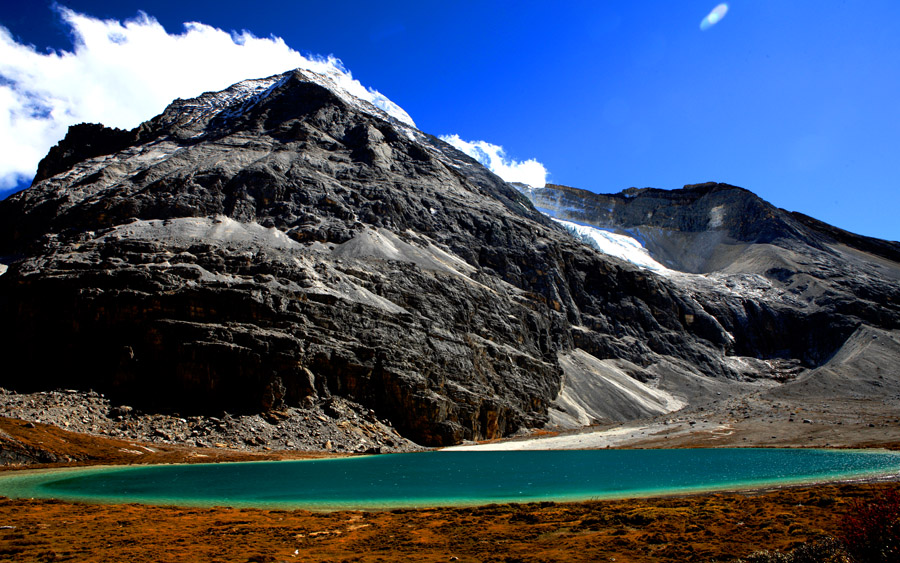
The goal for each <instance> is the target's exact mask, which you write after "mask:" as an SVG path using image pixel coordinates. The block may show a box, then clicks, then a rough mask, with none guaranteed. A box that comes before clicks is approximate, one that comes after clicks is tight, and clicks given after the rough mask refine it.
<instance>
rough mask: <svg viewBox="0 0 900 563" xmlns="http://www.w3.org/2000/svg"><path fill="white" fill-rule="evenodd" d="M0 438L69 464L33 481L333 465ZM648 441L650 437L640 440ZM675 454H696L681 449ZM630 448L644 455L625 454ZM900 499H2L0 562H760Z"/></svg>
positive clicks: (835, 492) (872, 489) (850, 493)
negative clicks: (85, 469) (417, 504)
mask: <svg viewBox="0 0 900 563" xmlns="http://www.w3.org/2000/svg"><path fill="white" fill-rule="evenodd" d="M29 425H31V426H32V427H30V428H29V427H28V426H29ZM636 426H637V425H636ZM806 426H808V425H806ZM867 428H868V427H867V426H866V427H864V428H863V429H862V432H863V434H862V435H861V436H859V437H861V438H862V439H861V440H856V443H855V444H853V443H847V444H839V445H838V446H839V447H841V446H843V447H850V446H852V445H855V446H856V447H863V448H868V447H876V446H877V447H881V448H886V449H892V450H897V449H900V447H898V445H900V444H898V442H897V441H892V440H882V441H880V442H879V441H878V440H877V439H874V437H873V436H872V435H870V434H868V432H869V430H867ZM844 429H845V430H847V429H849V428H848V426H845V427H844ZM0 430H2V433H0V436H3V435H5V436H11V437H13V438H14V439H15V440H16V441H17V442H18V443H19V444H20V445H22V446H27V447H32V448H35V449H43V450H45V451H50V452H52V453H54V455H57V456H68V457H69V458H71V460H72V461H70V462H57V463H47V464H40V465H29V466H27V468H38V467H41V468H53V467H72V466H73V465H79V466H93V465H134V464H136V463H197V462H229V461H256V460H272V459H310V458H321V457H334V456H333V455H332V454H327V453H322V452H313V453H306V452H245V451H234V450H228V449H224V448H216V449H208V450H204V449H200V448H191V447H186V446H179V445H165V444H157V443H153V444H141V443H138V442H132V441H116V440H110V439H107V438H101V437H97V436H90V435H83V434H75V433H69V432H66V431H63V430H60V429H58V428H56V427H53V426H49V425H42V424H39V423H36V424H35V423H28V422H25V421H17V420H14V419H7V418H0ZM643 431H644V432H646V430H643ZM637 432H638V434H637V435H638V436H640V432H641V430H637ZM645 436H646V435H645ZM888 437H889V436H888ZM662 440H665V439H664V438H663V439H662ZM669 440H672V439H671V438H670V439H669ZM738 441H739V442H744V441H743V440H738ZM846 442H853V440H846ZM135 445H138V446H141V445H142V446H144V447H145V448H146V449H140V448H137V447H135ZM672 445H673V446H674V447H688V446H689V445H691V443H690V442H689V441H687V440H679V441H676V442H672ZM720 445H729V444H728V443H727V442H723V441H721V440H715V441H711V440H709V439H708V435H699V436H698V437H697V438H696V440H694V443H693V446H694V447H710V446H713V447H715V446H720ZM755 445H760V444H755ZM776 445H778V446H782V445H784V444H776ZM794 445H795V446H800V445H801V444H794ZM629 446H631V447H635V446H639V444H635V443H630V444H621V445H619V446H617V447H629ZM657 447H659V446H657ZM123 450H130V451H123ZM135 451H140V452H141V453H134V452H135ZM22 468H25V467H22V466H20V469H22ZM3 469H6V470H15V469H13V468H12V467H9V466H7V467H4V468H3ZM897 487H898V483H897V482H896V481H889V482H885V481H884V480H882V479H864V480H855V481H853V482H849V483H847V482H844V483H828V484H821V485H814V486H807V485H797V486H779V487H761V488H756V489H753V490H746V491H741V492H717V493H706V494H681V495H671V496H665V497H660V496H656V497H646V498H632V499H626V500H607V501H585V502H568V503H567V502H561V503H557V502H538V503H523V504H502V505H497V504H493V505H483V506H475V507H457V508H440V509H417V510H413V509H400V510H389V511H381V512H358V511H350V512H347V511H343V512H327V513H323V512H311V511H304V510H291V511H286V510H261V509H249V508H244V509H240V508H179V507H172V506H168V507H166V506H153V505H137V504H127V505H119V504H85V503H78V502H64V501H56V500H14V499H0V524H2V525H3V526H5V527H3V528H0V557H13V558H15V559H16V560H22V561H30V560H34V561H36V560H42V559H46V558H48V557H49V556H50V555H51V554H55V556H58V557H59V558H64V557H66V556H68V557H73V558H75V559H78V560H82V561H102V560H123V559H129V558H131V559H142V560H178V561H185V562H195V561H196V562H200V561H217V560H218V561H325V560H335V561H342V560H353V561H359V562H363V563H369V562H371V563H375V562H377V561H379V559H381V560H382V561H386V560H396V559H398V558H406V559H409V558H415V559H417V560H420V561H435V562H437V561H448V560H450V558H451V557H456V558H457V560H459V561H472V562H474V561H490V560H495V561H503V560H504V558H505V559H506V560H515V558H516V557H519V560H522V561H571V560H597V561H610V560H611V559H612V558H615V560H616V561H617V562H618V563H622V562H629V561H630V562H654V563H675V562H683V561H686V560H694V561H711V560H714V559H717V560H719V561H728V560H729V559H731V558H737V557H745V556H747V555H749V554H751V553H753V552H755V551H759V550H762V549H769V550H781V551H786V550H790V549H792V548H795V547H797V546H799V545H801V544H802V543H804V542H810V541H815V540H816V539H817V538H820V537H823V536H834V535H836V534H839V533H840V526H841V518H842V517H843V515H845V514H847V513H848V511H850V510H851V508H852V505H853V503H854V502H857V501H861V502H870V501H873V500H876V499H878V498H880V497H881V496H882V495H883V494H884V492H885V491H886V490H888V489H896V488H897ZM295 551H296V554H295Z"/></svg>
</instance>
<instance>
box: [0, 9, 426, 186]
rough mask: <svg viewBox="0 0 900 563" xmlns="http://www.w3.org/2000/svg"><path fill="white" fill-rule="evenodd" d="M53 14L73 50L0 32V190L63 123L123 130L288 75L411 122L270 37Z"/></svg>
mask: <svg viewBox="0 0 900 563" xmlns="http://www.w3.org/2000/svg"><path fill="white" fill-rule="evenodd" d="M58 11H59V14H60V17H61V18H62V20H63V21H64V22H65V23H66V25H68V26H69V28H70V29H71V32H72V35H73V37H74V45H73V50H72V51H59V52H50V53H41V52H39V51H38V50H36V49H35V47H34V46H31V45H23V44H20V43H18V42H17V41H16V40H15V39H14V38H13V37H12V35H11V34H10V33H9V31H7V30H6V29H5V28H3V27H0V190H3V189H9V188H11V187H13V186H15V184H16V180H23V179H27V178H31V177H32V176H34V172H35V170H36V168H37V163H38V162H39V161H40V159H41V158H42V157H43V156H44V155H45V154H46V153H47V151H48V150H49V149H50V147H52V146H53V145H54V144H56V142H57V141H59V140H60V139H61V138H62V137H63V136H64V135H65V132H66V129H67V128H68V126H69V125H72V124H75V123H80V122H97V123H103V124H104V125H107V126H110V127H120V128H126V129H131V128H133V127H135V126H137V125H138V124H140V123H141V122H142V121H145V120H147V119H150V118H151V117H153V116H155V115H157V114H159V113H160V112H162V110H163V109H165V107H166V106H167V105H168V104H169V102H171V101H172V100H174V99H175V98H191V97H194V96H197V95H199V94H202V93H203V92H206V91H217V90H222V89H225V88H227V87H228V86H230V85H231V84H234V83H236V82H239V81H241V80H245V79H247V78H261V77H265V76H271V75H273V74H278V73H281V72H285V71H288V70H291V69H294V68H305V69H309V70H313V71H317V72H323V73H327V74H328V75H329V76H330V77H331V78H332V79H334V80H335V81H336V82H338V84H339V85H340V86H341V87H343V88H344V89H345V90H347V91H349V92H350V93H351V94H353V95H355V96H357V97H360V98H362V99H365V100H368V101H370V102H372V103H373V104H375V105H376V106H378V107H380V108H381V109H383V110H385V111H386V112H388V113H389V114H391V115H393V116H394V117H397V118H398V119H400V120H402V121H406V122H407V123H409V124H411V125H413V123H412V120H411V119H410V118H409V115H408V114H407V113H406V112H405V111H403V110H402V109H401V108H400V107H399V106H397V105H396V104H394V103H393V102H391V101H390V100H388V99H387V98H386V97H384V96H383V95H382V94H380V93H378V92H376V91H374V90H371V89H368V88H366V87H364V86H363V85H362V84H360V83H359V81H357V80H354V79H353V78H352V76H351V75H350V73H349V72H348V71H347V70H346V69H344V68H343V66H342V65H341V63H340V61H339V60H337V59H335V58H333V57H329V58H327V59H310V58H307V57H304V56H303V55H301V54H300V53H298V52H297V51H294V50H293V49H291V48H290V47H288V46H287V45H286V44H285V42H284V40H282V39H281V38H278V37H269V38H259V37H255V36H253V35H252V34H250V33H249V32H246V31H244V32H241V33H228V32H225V31H223V30H221V29H217V28H214V27H211V26H208V25H205V24H202V23H196V22H189V23H186V24H184V32H183V33H180V34H169V33H167V32H166V30H165V29H164V28H163V27H162V25H160V24H159V23H158V22H157V21H156V20H155V19H153V18H152V17H150V16H148V15H146V14H144V13H139V14H138V16H137V17H136V18H134V19H132V20H128V21H125V22H120V21H117V20H100V19H96V18H93V17H90V16H87V15H84V14H80V13H77V12H74V11H72V10H69V9H67V8H59V9H58Z"/></svg>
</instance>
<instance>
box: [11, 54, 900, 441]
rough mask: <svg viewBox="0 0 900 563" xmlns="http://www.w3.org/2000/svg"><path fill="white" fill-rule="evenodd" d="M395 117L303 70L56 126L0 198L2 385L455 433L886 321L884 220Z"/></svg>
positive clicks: (542, 419) (772, 379) (491, 431)
mask: <svg viewBox="0 0 900 563" xmlns="http://www.w3.org/2000/svg"><path fill="white" fill-rule="evenodd" d="M384 107H387V108H388V109H391V106H389V105H385V106H384ZM397 109H399V108H397ZM404 116H405V113H403V112H402V110H399V111H396V110H395V111H391V114H388V113H386V112H385V111H384V110H383V109H382V108H381V107H376V106H375V105H373V104H372V103H370V102H367V101H365V100H362V99H360V98H357V97H355V96H354V95H353V94H351V93H349V92H347V91H346V90H343V89H342V88H341V87H340V85H339V84H337V83H336V82H335V81H334V80H332V79H331V78H329V77H327V76H323V75H318V74H315V73H313V72H310V71H305V70H295V71H292V72H288V73H285V74H282V75H277V76H273V77H270V78H266V79H260V80H249V81H245V82H241V83H238V84H236V85H234V86H232V87H231V88H229V89H227V90H225V91H222V92H212V93H206V94H203V95H201V96H199V97H198V98H195V99H192V100H176V101H175V102H173V103H172V104H171V105H170V106H169V107H168V108H167V109H166V110H165V111H164V112H163V113H162V114H160V115H159V116H157V117H155V118H153V119H151V120H150V121H147V122H145V123H143V124H142V125H140V126H139V127H137V128H136V129H134V130H131V131H121V130H115V129H109V128H106V127H103V126H102V125H96V124H82V125H77V126H74V127H72V128H70V130H69V132H68V134H67V136H66V138H65V139H63V140H62V141H60V143H59V144H58V145H57V146H56V147H54V148H53V149H51V151H50V152H49V154H48V155H47V156H46V157H45V158H44V160H43V161H42V162H41V164H40V167H39V170H38V173H37V177H36V178H35V181H34V184H33V185H32V187H31V188H29V189H27V190H25V191H23V192H21V193H19V194H16V195H14V196H12V197H10V198H8V199H7V200H5V201H2V202H0V257H2V258H0V262H2V263H3V264H4V265H5V266H7V268H8V269H7V270H6V271H5V273H2V275H0V346H2V354H3V357H4V363H5V366H4V370H3V375H2V376H0V385H2V386H3V387H7V388H12V389H15V390H17V391H20V392H29V391H40V390H49V389H55V388H66V389H82V390H89V389H92V390H95V391H99V392H102V393H105V394H107V395H108V396H109V397H110V398H111V400H113V401H114V402H116V403H124V404H129V405H134V406H135V407H138V408H139V409H141V410H143V411H145V412H159V413H175V412H177V413H179V414H183V415H184V414H191V415H206V416H209V415H218V414H219V413H221V412H222V411H227V412H231V413H272V412H279V411H284V410H285V409H294V410H299V411H303V409H315V408H321V407H322V405H325V404H332V403H333V402H334V401H335V400H339V401H343V402H346V403H348V404H353V405H356V406H357V407H358V408H359V409H360V412H363V411H365V412H368V413H372V416H373V417H377V418H378V419H379V420H385V421H388V422H389V423H390V424H391V425H393V427H394V428H396V429H397V430H398V431H399V432H400V433H401V434H402V435H403V436H405V437H407V438H409V439H412V440H415V441H416V442H418V443H421V444H424V445H448V444H454V443H458V442H460V441H462V440H477V439H485V438H498V437H503V436H508V435H510V434H513V433H515V432H517V431H520V430H523V429H529V428H542V427H577V426H580V425H587V424H593V423H596V422H609V421H617V420H630V419H634V418H639V417H646V416H653V415H658V414H665V413H669V412H672V411H675V410H677V409H681V408H684V407H687V406H690V405H693V404H697V403H699V402H701V401H703V400H706V399H708V398H710V397H714V396H717V394H721V393H726V394H735V395H739V394H741V393H746V392H749V391H751V390H760V389H778V390H782V389H787V390H789V389H794V391H792V392H795V393H802V392H803V391H802V390H803V389H804V388H805V387H803V386H804V385H805V386H806V387H809V385H818V383H815V382H820V381H826V380H837V379H841V378H846V377H848V376H847V374H848V373H851V375H852V377H853V378H857V379H860V378H861V379H862V380H864V382H863V383H860V382H858V381H855V380H854V381H850V383H848V385H850V386H851V387H852V388H853V389H854V390H856V389H858V388H864V387H865V385H867V383H865V381H869V380H870V379H871V376H869V375H866V374H865V373H863V371H862V368H861V367H860V368H857V367H854V366H857V365H858V362H857V360H855V359H854V358H855V357H856V356H853V355H852V354H850V352H849V350H848V349H847V348H846V347H847V345H848V343H851V342H853V343H855V344H854V346H857V347H861V348H859V349H860V350H867V349H869V348H870V347H871V346H873V344H872V341H873V339H872V338H871V335H872V334H875V336H878V335H885V336H884V339H883V340H882V342H887V341H888V340H890V339H891V338H896V333H895V332H892V331H896V330H897V329H898V328H900V309H898V307H900V305H898V298H900V295H898V289H897V288H898V284H897V280H898V272H900V264H898V262H897V256H898V255H900V249H898V245H897V244H896V243H890V242H886V241H876V240H873V239H866V238H864V237H859V236H856V235H851V234H849V233H844V232H842V231H840V230H838V229H835V228H833V227H830V226H827V225H824V224H822V223H819V222H817V221H815V220H814V219H811V218H808V217H804V216H801V215H797V214H790V213H787V212H784V211H781V210H778V209H775V208H774V207H772V206H771V205H769V204H767V203H766V202H764V201H762V200H760V199H759V198H757V197H756V196H754V195H753V194H752V193H750V192H748V191H746V190H741V189H739V188H735V187H732V186H725V185H719V184H709V185H701V186H689V187H686V188H685V189H684V190H675V191H669V192H666V191H661V190H628V191H626V192H623V193H622V194H617V195H612V196H599V195H596V194H590V193H589V192H582V191H580V190H574V189H571V188H564V187H561V186H557V187H553V186H549V187H547V188H544V189H536V188H527V187H522V186H519V187H516V186H513V185H510V184H507V183H506V182H504V181H503V180H501V179H500V178H499V177H497V176H496V175H494V174H492V173H491V172H490V171H488V170H487V169H485V168H484V167H483V166H481V165H480V164H479V163H478V162H476V161H475V160H473V159H471V158H469V157H468V156H466V155H465V154H463V153H461V152H459V151H458V150H456V149H454V148H453V147H452V146H450V145H448V144H447V143H444V142H442V141H441V140H439V139H437V138H435V137H433V136H430V135H428V134H425V133H423V132H421V131H419V130H417V129H416V128H415V127H414V126H413V124H412V121H411V120H409V119H406V118H404ZM542 211H545V212H549V213H550V214H551V215H554V216H555V217H556V218H557V219H562V220H565V221H575V222H577V223H579V224H581V226H591V228H595V229H604V230H605V231H604V232H609V231H615V233H612V234H617V235H618V236H620V237H623V238H620V239H616V240H619V241H626V242H627V241H629V240H631V239H625V238H624V237H625V236H631V237H637V239H636V240H637V241H639V242H642V243H643V245H644V247H645V248H644V252H646V254H647V255H649V256H650V257H652V259H653V260H654V261H655V262H656V263H658V264H661V265H662V266H661V267H659V268H656V269H648V268H647V267H644V266H646V264H644V265H643V266H642V265H637V264H634V263H631V262H629V261H627V260H622V259H620V258H617V257H615V256H611V255H609V254H607V253H604V252H601V251H599V250H598V249H597V248H595V247H593V246H591V245H589V244H585V243H584V242H583V241H582V240H581V239H579V238H577V237H573V236H572V234H571V233H570V230H568V229H567V228H566V226H565V225H563V224H561V223H559V222H558V221H554V220H553V219H552V218H551V217H550V216H548V214H547V213H544V212H542ZM630 244H632V246H634V245H637V244H638V242H633V243H630ZM635 248H636V247H635ZM625 256H626V257H627V256H628V255H625ZM866 331H869V332H866ZM873 331H874V332H873ZM870 333H871V334H870ZM866 335H869V336H866ZM866 338H868V340H866ZM855 349H856V348H855ZM878 350H879V353H880V354H881V355H880V356H879V358H881V360H880V361H882V362H883V366H884V367H885V368H886V369H893V368H894V367H895V366H896V365H897V362H898V360H900V355H898V353H897V350H896V347H894V348H892V347H891V346H890V345H886V346H882V347H879V348H878ZM844 352H847V353H844ZM835 362H840V365H841V366H850V367H842V368H841V369H837V368H836V367H835V366H836V365H837V364H836V363H835ZM854 362H856V363H854ZM829 370H830V371H829ZM848 370H849V371H848ZM853 370H856V371H853ZM810 381H812V382H813V383H810ZM842 381H843V379H842ZM890 385H895V383H894V382H891V383H890ZM790 386H793V387H790ZM892 388H893V387H892ZM785 392H787V391H785ZM853 392H856V391H853ZM341 404H344V403H341ZM309 412H313V411H312V410H310V411H309ZM316 412H319V411H316ZM306 418H307V419H313V418H315V417H311V416H307V417H306ZM314 422H315V424H319V422H317V421H314ZM347 423H348V424H358V425H360V428H362V425H363V424H364V423H363V422H362V421H360V420H356V421H355V422H353V421H352V420H351V421H349V422H347ZM310 424H312V423H310ZM342 424H343V422H342Z"/></svg>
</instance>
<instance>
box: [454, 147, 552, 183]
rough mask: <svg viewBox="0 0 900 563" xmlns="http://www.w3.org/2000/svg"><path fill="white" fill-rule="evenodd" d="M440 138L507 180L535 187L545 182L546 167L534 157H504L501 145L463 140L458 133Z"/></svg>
mask: <svg viewBox="0 0 900 563" xmlns="http://www.w3.org/2000/svg"><path fill="white" fill-rule="evenodd" d="M441 140H442V141H445V142H447V143H450V144H451V145H453V146H454V147H456V148H457V149H459V150H461V151H462V152H464V153H466V154H467V155H469V156H471V157H472V158H474V159H475V160H477V161H478V162H480V163H481V164H483V165H485V166H487V167H488V168H489V169H490V170H491V172H493V173H494V174H496V175H497V176H500V177H501V178H503V179H504V180H506V181H507V182H522V183H523V184H528V185H529V186H532V187H535V188H542V187H544V184H546V183H547V169H546V168H544V165H543V164H541V163H540V162H538V161H537V160H535V159H533V158H532V159H529V160H525V161H518V160H512V159H510V158H507V157H506V153H504V151H503V147H501V146H499V145H494V144H491V143H488V142H486V141H464V140H462V139H460V138H459V135H442V136H441Z"/></svg>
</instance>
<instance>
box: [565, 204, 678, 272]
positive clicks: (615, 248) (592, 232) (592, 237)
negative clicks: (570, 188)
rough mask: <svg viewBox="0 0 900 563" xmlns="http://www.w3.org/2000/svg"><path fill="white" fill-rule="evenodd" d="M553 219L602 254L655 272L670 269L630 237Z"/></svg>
mask: <svg viewBox="0 0 900 563" xmlns="http://www.w3.org/2000/svg"><path fill="white" fill-rule="evenodd" d="M551 218H552V219H553V220H554V221H556V222H557V223H559V224H560V225H562V226H563V227H565V229H566V230H567V231H569V232H570V233H572V235H573V236H574V237H575V238H578V239H580V240H581V241H583V242H585V243H586V244H589V245H590V246H593V247H594V248H596V249H597V250H599V251H600V252H602V253H604V254H608V255H609V256H615V257H616V258H620V259H622V260H625V261H627V262H631V263H632V264H634V265H636V266H640V267H642V268H647V269H649V270H654V271H656V272H658V273H664V272H668V271H669V269H668V268H666V267H665V266H663V265H662V264H660V263H659V262H657V261H656V260H654V259H653V258H652V257H651V256H650V253H649V252H648V251H647V249H646V248H644V246H643V245H642V244H641V243H640V242H639V241H638V240H637V239H634V238H632V237H630V236H628V235H620V234H617V233H613V232H611V231H605V230H603V229H598V228H596V227H591V226H589V225H581V224H579V223H573V222H572V221H563V220H562V219H557V218H555V217H553V216H551Z"/></svg>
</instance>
